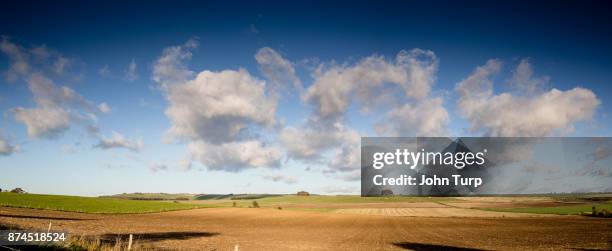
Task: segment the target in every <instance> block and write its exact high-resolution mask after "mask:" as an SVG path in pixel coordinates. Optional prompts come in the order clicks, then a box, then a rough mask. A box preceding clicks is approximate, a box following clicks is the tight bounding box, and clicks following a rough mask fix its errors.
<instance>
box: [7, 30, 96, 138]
mask: <svg viewBox="0 0 612 251" xmlns="http://www.w3.org/2000/svg"><path fill="white" fill-rule="evenodd" d="M0 51H2V52H3V53H4V54H5V55H7V56H8V58H9V63H10V65H11V66H10V67H9V69H8V71H7V78H8V79H9V80H12V81H14V80H18V79H20V80H23V81H24V82H25V83H26V84H27V85H28V88H29V89H30V92H31V93H32V97H33V100H34V102H35V103H36V106H35V107H32V108H25V107H16V108H13V109H12V112H13V115H14V118H15V120H16V121H17V122H19V123H22V124H24V125H25V126H26V128H27V132H28V135H29V136H30V137H32V138H56V137H58V136H60V135H61V134H62V133H63V132H65V131H66V130H68V129H69V128H70V127H71V125H72V124H73V123H80V124H83V125H84V126H86V127H87V126H90V125H95V123H96V121H97V117H96V114H97V113H99V112H102V108H104V107H100V108H99V107H97V106H96V105H95V104H94V103H93V102H91V101H89V100H87V99H86V98H84V97H83V96H81V95H79V94H78V93H77V92H76V91H74V90H73V89H72V88H70V87H68V86H61V85H58V84H56V83H55V81H54V80H53V79H52V76H60V75H64V74H65V73H66V71H67V69H68V68H69V67H70V66H71V65H72V64H73V61H74V60H73V59H70V58H67V57H65V56H63V55H62V54H60V53H59V52H57V51H54V50H50V49H48V48H47V47H46V46H44V45H42V46H38V47H34V48H31V49H26V48H24V47H23V46H21V45H18V44H16V43H13V42H11V41H10V40H9V39H8V38H7V37H3V38H2V41H0Z"/></svg>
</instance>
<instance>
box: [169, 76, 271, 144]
mask: <svg viewBox="0 0 612 251" xmlns="http://www.w3.org/2000/svg"><path fill="white" fill-rule="evenodd" d="M167 99H168V101H169V102H170V106H169V107H168V108H167V109H166V116H168V118H169V119H170V120H171V121H172V127H171V128H170V130H169V135H170V136H172V137H176V138H183V139H190V140H200V139H202V140H205V141H208V142H213V143H219V142H229V141H233V140H237V139H240V138H242V137H249V136H250V135H245V134H248V133H249V131H248V129H249V127H250V126H251V127H252V125H261V126H272V125H274V124H275V113H276V101H275V100H273V99H270V98H269V97H268V96H267V95H266V93H265V82H264V81H261V80H258V79H257V78H255V77H253V76H251V75H250V74H249V73H248V72H247V71H246V70H244V69H240V70H238V71H233V70H224V71H221V72H210V71H203V72H201V73H200V74H198V76H197V77H196V78H195V79H193V80H190V81H187V82H185V83H183V84H176V85H172V86H169V87H168V91H167Z"/></svg>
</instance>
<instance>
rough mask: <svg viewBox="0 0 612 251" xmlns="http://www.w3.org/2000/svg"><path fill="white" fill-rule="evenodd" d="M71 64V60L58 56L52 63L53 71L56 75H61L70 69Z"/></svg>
mask: <svg viewBox="0 0 612 251" xmlns="http://www.w3.org/2000/svg"><path fill="white" fill-rule="evenodd" d="M71 64H72V60H71V59H69V58H66V57H64V56H61V55H59V56H58V57H57V58H56V59H55V61H54V62H53V71H54V72H55V74H57V75H62V74H64V72H65V71H66V68H68V67H70V65H71Z"/></svg>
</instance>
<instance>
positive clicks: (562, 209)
mask: <svg viewBox="0 0 612 251" xmlns="http://www.w3.org/2000/svg"><path fill="white" fill-rule="evenodd" d="M592 206H595V207H596V208H597V211H599V210H601V209H607V210H610V211H612V203H604V204H582V205H574V206H558V207H530V208H486V209H485V210H490V211H499V212H515V213H534V214H561V215H573V214H580V213H581V212H587V213H590V212H591V207H592Z"/></svg>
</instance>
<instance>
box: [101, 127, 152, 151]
mask: <svg viewBox="0 0 612 251" xmlns="http://www.w3.org/2000/svg"><path fill="white" fill-rule="evenodd" d="M94 147H95V148H100V149H105V150H106V149H111V148H124V149H128V150H130V151H133V152H139V151H140V150H141V149H142V148H143V147H144V143H143V142H142V139H139V140H129V139H126V138H125V137H123V135H121V134H120V133H118V132H114V131H113V133H112V136H111V137H109V138H100V140H99V142H98V144H96V145H95V146H94Z"/></svg>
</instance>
